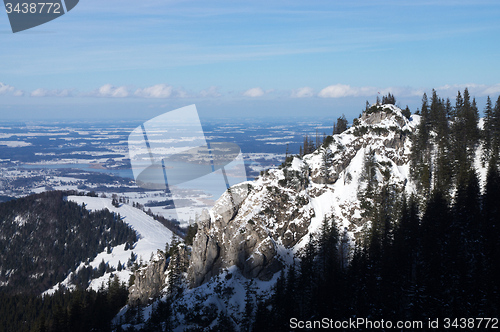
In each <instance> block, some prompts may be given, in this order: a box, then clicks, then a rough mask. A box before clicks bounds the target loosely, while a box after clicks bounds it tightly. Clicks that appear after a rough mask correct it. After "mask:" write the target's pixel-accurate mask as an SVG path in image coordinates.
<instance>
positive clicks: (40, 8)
mask: <svg viewBox="0 0 500 332" xmlns="http://www.w3.org/2000/svg"><path fill="white" fill-rule="evenodd" d="M5 8H6V10H7V14H10V13H12V12H14V13H18V14H21V13H22V14H28V13H30V14H51V13H52V14H62V13H61V4H59V3H57V2H56V3H52V2H39V3H35V2H31V3H17V4H15V6H14V5H13V4H11V3H6V4H5Z"/></svg>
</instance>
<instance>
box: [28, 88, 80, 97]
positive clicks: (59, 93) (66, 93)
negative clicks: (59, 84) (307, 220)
mask: <svg viewBox="0 0 500 332" xmlns="http://www.w3.org/2000/svg"><path fill="white" fill-rule="evenodd" d="M72 91H73V90H71V89H63V90H46V89H41V88H40V89H36V90H35V91H33V92H31V94H30V96H31V97H71V96H72V94H71V93H72Z"/></svg>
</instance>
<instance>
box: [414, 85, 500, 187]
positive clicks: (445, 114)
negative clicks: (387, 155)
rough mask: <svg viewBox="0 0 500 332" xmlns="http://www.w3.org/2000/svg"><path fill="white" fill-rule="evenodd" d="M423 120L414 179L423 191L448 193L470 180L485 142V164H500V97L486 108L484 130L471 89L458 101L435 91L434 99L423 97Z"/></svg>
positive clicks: (418, 140) (419, 133)
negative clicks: (437, 190)
mask: <svg viewBox="0 0 500 332" xmlns="http://www.w3.org/2000/svg"><path fill="white" fill-rule="evenodd" d="M418 114H420V116H421V121H420V124H419V126H418V132H417V135H416V136H415V138H414V142H413V144H414V145H413V150H412V156H411V169H412V174H413V179H414V180H415V181H416V183H417V185H418V189H419V191H420V192H422V193H423V194H429V193H430V192H431V190H432V189H434V188H439V189H440V190H441V191H442V192H443V193H445V194H446V195H448V193H449V192H450V191H451V190H452V189H453V188H456V187H457V185H458V183H464V182H466V181H467V177H468V173H469V172H470V170H471V169H472V168H473V165H474V159H475V157H476V152H477V148H478V146H479V145H480V144H481V143H482V160H481V162H482V164H483V165H487V164H488V163H489V162H493V163H498V157H499V155H498V153H499V150H500V97H498V99H497V101H496V104H495V106H493V105H492V102H491V99H490V97H488V98H487V102H486V107H485V109H484V114H485V117H484V123H483V129H482V130H481V129H480V128H479V126H478V123H479V110H478V107H477V103H476V100H475V98H472V100H471V97H470V95H469V91H468V90H467V89H465V90H464V92H463V94H462V93H460V91H459V92H458V94H457V97H456V100H455V104H454V105H452V103H451V101H450V100H449V99H446V100H444V99H442V98H440V97H439V96H438V95H437V93H436V91H434V90H433V91H432V97H431V99H430V101H429V100H428V98H427V95H426V94H424V96H423V98H422V107H421V110H420V111H419V112H418Z"/></svg>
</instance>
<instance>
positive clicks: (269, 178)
mask: <svg viewBox="0 0 500 332" xmlns="http://www.w3.org/2000/svg"><path fill="white" fill-rule="evenodd" d="M419 120H420V117H419V116H418V115H414V116H413V117H412V118H410V119H407V118H406V117H404V116H403V115H402V113H401V110H400V109H399V108H397V107H396V106H394V105H384V106H381V107H379V108H378V110H377V111H375V112H371V113H368V112H366V113H364V114H363V116H362V117H361V118H360V119H356V121H355V125H353V126H352V127H351V128H349V129H348V130H346V131H345V132H343V133H341V134H339V135H334V136H333V137H328V138H327V139H326V140H325V142H324V143H323V144H322V146H320V147H318V148H317V149H316V150H315V151H314V152H313V153H311V154H307V155H305V156H303V157H302V158H301V157H300V156H293V157H290V158H288V159H287V161H286V162H285V163H284V164H283V165H282V166H281V167H280V168H278V169H271V170H269V171H268V172H265V173H263V174H262V175H261V176H260V177H259V178H258V179H256V180H254V181H252V182H250V183H247V184H249V186H248V188H250V189H249V190H248V191H246V192H239V191H241V190H239V188H238V187H237V186H236V187H233V188H231V190H232V193H233V194H234V192H235V191H237V192H238V194H239V195H244V196H245V199H244V200H243V201H242V203H241V204H240V205H238V206H237V207H235V209H234V210H233V213H232V214H227V213H219V211H222V210H223V208H222V207H224V206H226V205H227V204H230V201H229V195H228V194H227V193H226V194H225V195H223V196H222V197H221V198H220V199H219V200H218V201H217V203H216V205H215V207H214V208H213V209H212V210H211V211H210V215H205V218H202V220H201V221H200V222H199V224H198V225H199V230H198V234H197V236H196V239H195V242H194V245H193V255H192V257H191V265H190V273H189V278H190V283H191V285H192V286H198V285H200V284H202V283H203V282H206V281H208V280H209V278H210V277H212V276H214V275H217V274H219V273H220V272H221V271H222V270H224V269H227V268H229V267H231V266H233V265H236V266H237V267H239V269H240V270H241V271H242V273H243V275H244V276H246V277H248V278H255V277H257V278H260V279H263V280H267V279H270V278H271V277H272V275H273V274H274V273H275V272H277V271H279V270H280V269H281V267H282V266H283V265H287V264H290V263H291V262H292V260H293V257H294V255H295V254H296V253H297V252H299V251H300V250H301V249H302V248H303V247H304V246H305V244H306V243H307V241H308V240H309V234H314V233H316V232H318V230H319V229H320V227H321V224H322V222H323V220H324V219H325V218H327V219H331V218H333V219H334V220H335V222H336V224H337V226H338V228H339V229H340V230H341V231H345V234H344V237H346V239H348V240H349V241H350V243H351V245H353V244H354V243H355V241H356V240H357V239H360V237H361V235H362V233H363V231H364V230H366V229H367V227H368V226H369V222H370V220H369V218H367V217H364V216H362V208H361V201H362V200H361V199H360V193H361V192H362V191H363V190H364V189H365V188H366V186H367V182H368V179H369V178H374V179H376V182H375V183H376V185H377V186H383V185H392V186H395V187H397V188H398V190H399V191H401V192H402V191H405V192H406V193H407V194H409V193H411V192H414V190H415V186H414V184H413V182H412V180H411V177H410V155H411V139H410V137H411V135H412V134H413V133H414V131H415V130H416V127H417V125H418V123H419ZM370 156H371V158H372V161H373V165H374V166H372V167H371V168H367V167H366V162H365V161H366V160H367V158H369V157H370ZM245 187H246V186H245Z"/></svg>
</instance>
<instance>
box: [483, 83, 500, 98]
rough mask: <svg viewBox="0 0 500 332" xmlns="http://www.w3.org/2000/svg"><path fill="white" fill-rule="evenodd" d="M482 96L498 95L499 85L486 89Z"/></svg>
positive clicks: (499, 92) (499, 91)
mask: <svg viewBox="0 0 500 332" xmlns="http://www.w3.org/2000/svg"><path fill="white" fill-rule="evenodd" d="M483 94H484V95H487V96H490V95H498V94H500V83H498V84H495V85H491V86H489V87H487V88H486V89H485V90H484V91H483Z"/></svg>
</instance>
